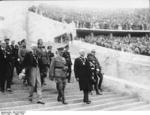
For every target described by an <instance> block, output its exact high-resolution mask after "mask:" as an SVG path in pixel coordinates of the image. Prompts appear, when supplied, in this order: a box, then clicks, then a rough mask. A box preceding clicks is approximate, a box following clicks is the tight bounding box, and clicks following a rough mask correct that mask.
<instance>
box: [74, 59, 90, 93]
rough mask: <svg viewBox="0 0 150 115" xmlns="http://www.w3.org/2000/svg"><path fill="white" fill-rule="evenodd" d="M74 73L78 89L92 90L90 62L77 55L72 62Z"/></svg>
mask: <svg viewBox="0 0 150 115" xmlns="http://www.w3.org/2000/svg"><path fill="white" fill-rule="evenodd" d="M74 73H75V77H76V78H78V79H79V87H80V90H87V91H91V90H92V75H91V74H92V73H91V69H90V64H89V62H88V60H87V59H86V58H85V59H84V60H83V58H81V57H79V58H76V59H75V62H74Z"/></svg>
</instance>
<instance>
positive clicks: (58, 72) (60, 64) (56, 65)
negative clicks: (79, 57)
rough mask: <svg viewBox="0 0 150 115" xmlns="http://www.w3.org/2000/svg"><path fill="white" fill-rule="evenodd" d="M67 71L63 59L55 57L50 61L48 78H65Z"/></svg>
mask: <svg viewBox="0 0 150 115" xmlns="http://www.w3.org/2000/svg"><path fill="white" fill-rule="evenodd" d="M67 69H68V68H67V65H66V61H65V58H64V57H62V56H59V55H57V56H56V57H54V58H53V59H52V62H51V65H50V71H49V72H50V73H49V76H50V78H62V77H63V78H66V76H67Z"/></svg>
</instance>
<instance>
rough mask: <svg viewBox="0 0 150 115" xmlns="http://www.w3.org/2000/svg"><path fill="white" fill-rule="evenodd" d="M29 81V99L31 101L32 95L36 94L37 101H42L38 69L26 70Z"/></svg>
mask: <svg viewBox="0 0 150 115" xmlns="http://www.w3.org/2000/svg"><path fill="white" fill-rule="evenodd" d="M27 75H28V77H30V78H29V80H30V84H29V85H30V91H29V98H30V99H32V100H33V93H34V92H36V93H37V96H38V97H37V99H38V101H41V99H42V88H41V79H40V72H39V69H38V67H31V68H28V73H27Z"/></svg>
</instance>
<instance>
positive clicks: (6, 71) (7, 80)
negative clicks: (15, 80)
mask: <svg viewBox="0 0 150 115" xmlns="http://www.w3.org/2000/svg"><path fill="white" fill-rule="evenodd" d="M0 56H1V91H2V92H5V90H7V91H8V92H12V90H11V76H12V73H11V70H12V52H11V47H10V45H9V38H5V43H4V44H3V45H2V48H1V54H0ZM5 84H6V89H5Z"/></svg>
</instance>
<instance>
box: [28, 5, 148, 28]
mask: <svg viewBox="0 0 150 115" xmlns="http://www.w3.org/2000/svg"><path fill="white" fill-rule="evenodd" d="M29 11H32V12H36V13H38V14H41V15H43V16H45V17H49V18H51V19H54V20H57V21H61V22H63V21H64V22H66V23H71V22H74V23H75V25H76V27H77V28H94V29H114V30H118V29H119V30H149V29H150V19H149V18H150V14H149V9H148V8H147V9H146V8H145V9H119V10H112V11H111V10H88V9H69V10H68V9H65V8H61V7H58V6H49V5H45V4H41V5H39V6H32V7H30V8H29Z"/></svg>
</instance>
